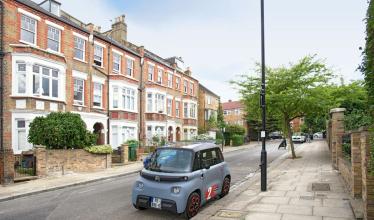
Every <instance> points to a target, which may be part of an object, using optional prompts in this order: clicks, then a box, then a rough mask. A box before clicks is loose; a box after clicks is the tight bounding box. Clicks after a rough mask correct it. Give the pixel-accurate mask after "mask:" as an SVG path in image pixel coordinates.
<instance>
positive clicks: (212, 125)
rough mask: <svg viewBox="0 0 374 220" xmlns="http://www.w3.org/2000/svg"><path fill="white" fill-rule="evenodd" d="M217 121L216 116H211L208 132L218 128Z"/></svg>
mask: <svg viewBox="0 0 374 220" xmlns="http://www.w3.org/2000/svg"><path fill="white" fill-rule="evenodd" d="M217 124H218V123H217V119H216V115H215V114H212V115H210V117H209V120H208V130H213V129H215V128H217V127H218V126H217Z"/></svg>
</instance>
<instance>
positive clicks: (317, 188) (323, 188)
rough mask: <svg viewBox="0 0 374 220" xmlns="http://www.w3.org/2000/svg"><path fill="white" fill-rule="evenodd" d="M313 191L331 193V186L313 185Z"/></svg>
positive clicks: (326, 184) (323, 184)
mask: <svg viewBox="0 0 374 220" xmlns="http://www.w3.org/2000/svg"><path fill="white" fill-rule="evenodd" d="M312 191H330V184H328V183H312Z"/></svg>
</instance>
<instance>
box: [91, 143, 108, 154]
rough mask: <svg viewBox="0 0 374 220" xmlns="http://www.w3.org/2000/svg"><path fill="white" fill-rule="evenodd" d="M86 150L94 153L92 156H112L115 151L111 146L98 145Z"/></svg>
mask: <svg viewBox="0 0 374 220" xmlns="http://www.w3.org/2000/svg"><path fill="white" fill-rule="evenodd" d="M84 150H86V151H88V152H90V153H92V154H111V153H113V149H112V147H111V146H110V145H96V146H90V147H85V148H84Z"/></svg>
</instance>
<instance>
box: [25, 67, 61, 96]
mask: <svg viewBox="0 0 374 220" xmlns="http://www.w3.org/2000/svg"><path fill="white" fill-rule="evenodd" d="M32 69H33V93H34V94H35V95H42V96H46V97H51V98H58V84H59V83H58V82H59V78H58V75H59V73H58V70H56V69H52V68H48V67H44V66H40V65H37V64H34V65H33V68H32Z"/></svg>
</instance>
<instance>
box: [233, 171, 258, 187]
mask: <svg viewBox="0 0 374 220" xmlns="http://www.w3.org/2000/svg"><path fill="white" fill-rule="evenodd" d="M254 175H255V172H253V173H250V174H248V175H247V176H245V177H244V179H243V180H241V181H239V182H237V183H235V184H234V185H232V186H231V187H230V190H231V191H235V190H236V189H237V188H238V187H239V186H241V185H243V184H244V183H245V182H246V181H247V180H248V179H249V178H251V177H253V176H254Z"/></svg>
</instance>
